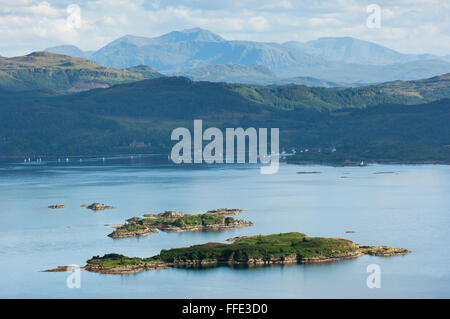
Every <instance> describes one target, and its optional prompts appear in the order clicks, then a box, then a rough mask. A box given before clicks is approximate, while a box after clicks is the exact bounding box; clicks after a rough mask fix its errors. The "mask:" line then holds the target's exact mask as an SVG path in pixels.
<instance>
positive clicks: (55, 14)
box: [0, 0, 450, 56]
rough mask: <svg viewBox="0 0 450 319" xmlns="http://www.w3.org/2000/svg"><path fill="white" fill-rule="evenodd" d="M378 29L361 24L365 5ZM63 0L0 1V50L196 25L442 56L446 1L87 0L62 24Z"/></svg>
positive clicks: (89, 43)
mask: <svg viewBox="0 0 450 319" xmlns="http://www.w3.org/2000/svg"><path fill="white" fill-rule="evenodd" d="M374 2H375V3H377V4H379V5H380V7H381V9H382V15H381V18H382V27H381V28H380V29H368V28H367V27H366V18H367V12H366V7H367V5H369V4H371V3H374ZM72 3H75V2H74V1H71V0H62V1H56V0H46V1H42V0H41V1H39V0H11V1H7V0H0V55H6V56H12V55H21V54H25V53H29V52H31V51H34V50H42V49H44V48H46V47H48V46H53V45H58V44H63V43H70V44H74V45H77V46H79V47H80V48H82V49H85V50H93V49H98V48H100V47H101V46H103V45H105V44H107V43H108V42H110V41H112V40H114V39H116V38H118V37H120V36H123V35H125V34H135V35H140V36H158V35H161V34H163V33H166V32H169V31H172V30H181V29H184V28H191V27H197V26H199V27H202V28H205V29H209V30H211V31H213V32H216V33H218V34H220V35H222V36H223V37H225V38H227V39H239V40H255V41H267V42H284V41H289V40H299V41H308V40H312V39H315V38H317V37H324V36H353V37H356V38H360V39H363V40H367V41H373V42H376V43H379V44H382V45H386V46H388V47H391V48H394V49H396V50H398V51H401V52H405V53H425V52H427V53H435V54H440V55H448V54H450V41H449V37H450V21H449V20H450V19H448V14H449V12H450V1H448V0H376V1H374V0H358V1H357V0H330V1H311V0H295V1H294V0H281V1H279V0H278V1H276V0H273V1H272V0H247V1H245V2H244V1H237V0H229V1H213V0H195V1H193V0H164V1H162V0H150V1H144V0H95V1H86V0H85V1H77V2H76V3H77V4H78V5H79V6H80V7H81V10H82V24H81V27H80V28H70V27H68V26H67V24H66V23H65V21H66V18H67V12H66V8H67V6H68V5H70V4H72Z"/></svg>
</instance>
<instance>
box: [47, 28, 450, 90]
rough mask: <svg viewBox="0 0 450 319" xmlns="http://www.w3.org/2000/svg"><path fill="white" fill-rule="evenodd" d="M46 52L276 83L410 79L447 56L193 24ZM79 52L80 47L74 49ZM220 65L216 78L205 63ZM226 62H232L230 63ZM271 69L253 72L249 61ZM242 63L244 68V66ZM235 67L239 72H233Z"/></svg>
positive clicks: (431, 72)
mask: <svg viewBox="0 0 450 319" xmlns="http://www.w3.org/2000/svg"><path fill="white" fill-rule="evenodd" d="M46 51H50V52H55V53H64V54H68V55H73V56H75V55H76V56H80V55H81V54H83V55H84V57H89V59H91V60H93V61H95V62H97V63H98V64H100V65H104V66H110V67H114V68H121V69H122V68H128V67H132V66H137V65H147V66H151V67H153V68H155V70H157V71H158V72H161V73H165V74H169V75H170V74H172V75H173V74H176V75H186V76H193V77H194V79H202V78H203V79H208V80H210V81H233V82H234V79H235V76H236V74H237V73H240V74H241V75H242V78H243V79H244V80H245V81H243V80H241V81H239V82H244V83H250V82H247V80H248V81H253V83H257V84H258V83H260V84H261V83H263V84H267V83H275V84H276V83H279V82H278V81H280V80H281V81H285V79H286V78H296V77H303V78H308V77H309V78H315V79H318V80H319V81H325V82H334V83H349V84H354V83H357V84H370V83H380V82H386V81H394V80H415V79H421V78H427V77H432V76H435V75H440V74H444V73H448V72H450V63H449V62H448V60H447V59H448V58H445V57H438V56H434V55H430V54H422V55H414V54H402V53H399V52H397V51H394V50H391V49H389V48H386V47H383V46H380V45H377V44H375V43H371V42H367V41H361V40H358V39H354V38H349V37H344V38H321V39H318V40H314V41H309V42H306V43H300V42H286V43H283V44H278V43H264V42H255V41H237V40H226V39H224V38H222V37H221V36H219V35H217V34H214V33H212V32H210V31H208V30H204V29H200V28H194V29H186V30H183V31H172V32H169V33H167V34H164V35H162V36H159V37H154V38H148V37H138V36H133V35H126V36H124V37H121V38H119V39H116V40H114V41H112V42H111V43H109V44H107V45H106V46H104V47H102V48H100V49H99V50H97V51H95V52H88V53H87V52H82V51H81V50H79V49H77V48H76V47H73V46H63V47H61V46H60V47H54V48H48V49H46ZM80 51H81V52H80ZM217 65H222V66H221V67H220V68H221V69H222V70H225V71H226V72H221V77H214V76H212V75H211V73H214V71H211V69H210V68H207V67H209V66H217ZM229 65H236V66H233V67H232V68H231V67H230V66H229ZM255 65H259V66H261V67H265V68H267V69H268V70H269V71H270V72H272V74H273V76H272V78H273V79H272V80H270V77H271V76H269V75H268V74H267V72H262V74H260V75H258V76H256V77H255V72H254V69H253V68H252V66H255ZM246 67H250V69H249V68H246ZM238 69H239V71H238Z"/></svg>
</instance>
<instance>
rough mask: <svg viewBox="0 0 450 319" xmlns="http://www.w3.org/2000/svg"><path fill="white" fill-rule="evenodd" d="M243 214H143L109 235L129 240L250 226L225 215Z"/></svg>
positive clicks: (222, 210) (226, 211)
mask: <svg viewBox="0 0 450 319" xmlns="http://www.w3.org/2000/svg"><path fill="white" fill-rule="evenodd" d="M241 212H244V210H242V209H234V208H220V209H216V210H210V211H207V212H206V213H202V214H187V213H183V212H177V211H166V212H164V213H159V214H145V215H144V217H132V218H130V219H128V220H127V222H126V223H125V224H123V225H121V226H119V227H115V228H116V229H115V230H114V231H113V232H112V233H111V234H109V235H108V236H109V237H112V238H129V237H139V236H147V235H150V234H153V233H156V232H158V231H164V232H188V231H207V230H210V231H222V230H228V229H235V228H242V227H248V226H252V225H253V223H252V222H250V221H247V220H238V219H234V218H233V217H227V215H235V214H238V213H241Z"/></svg>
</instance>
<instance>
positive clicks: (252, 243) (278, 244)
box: [47, 232, 411, 274]
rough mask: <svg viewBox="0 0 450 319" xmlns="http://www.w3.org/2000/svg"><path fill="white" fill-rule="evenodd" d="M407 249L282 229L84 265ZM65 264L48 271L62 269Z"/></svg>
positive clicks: (319, 257) (298, 258) (338, 256)
mask: <svg viewBox="0 0 450 319" xmlns="http://www.w3.org/2000/svg"><path fill="white" fill-rule="evenodd" d="M409 253H411V251H409V250H408V249H404V248H394V247H388V246H369V245H359V244H356V243H354V242H352V241H350V240H348V239H344V238H322V237H309V236H307V235H305V234H302V233H297V232H293V233H280V234H273V235H265V236H263V235H258V236H249V237H243V236H240V237H235V238H233V239H232V243H230V244H224V243H207V244H203V245H195V246H191V247H186V248H174V249H168V250H165V249H163V250H161V252H160V253H159V255H156V256H153V257H148V258H138V257H126V256H123V255H119V254H106V255H104V256H103V257H100V256H95V257H92V258H91V259H89V260H88V261H87V264H86V266H85V267H83V269H85V270H87V271H90V272H96V273H102V274H129V273H137V272H140V271H144V270H155V269H165V268H180V267H188V268H195V267H198V266H205V265H208V266H215V265H230V266H232V265H248V266H256V265H269V264H281V265H284V264H296V263H302V264H308V263H324V262H332V261H338V260H343V259H351V258H357V257H360V256H362V255H371V256H380V257H388V256H395V255H406V254H409ZM63 269H64V268H63V267H61V266H60V267H58V268H55V269H49V270H47V271H62V270H63Z"/></svg>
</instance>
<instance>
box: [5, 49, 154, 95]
mask: <svg viewBox="0 0 450 319" xmlns="http://www.w3.org/2000/svg"><path fill="white" fill-rule="evenodd" d="M134 71H136V72H134ZM158 75H159V73H157V72H154V73H151V68H146V69H143V68H138V67H136V68H131V69H130V70H119V69H115V68H110V67H104V66H101V65H98V64H96V63H95V62H92V61H89V60H87V59H82V58H73V57H70V56H67V55H61V54H55V53H50V52H33V53H31V54H28V55H27V56H20V57H15V58H2V57H0V88H3V89H7V90H11V91H25V90H48V91H53V92H57V93H68V92H77V91H83V90H89V89H93V88H105V87H109V86H110V85H114V84H118V83H125V82H133V81H139V80H144V79H147V78H154V77H157V76H158Z"/></svg>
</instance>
